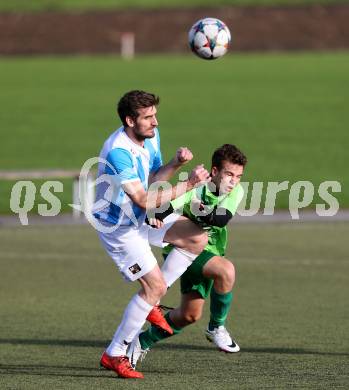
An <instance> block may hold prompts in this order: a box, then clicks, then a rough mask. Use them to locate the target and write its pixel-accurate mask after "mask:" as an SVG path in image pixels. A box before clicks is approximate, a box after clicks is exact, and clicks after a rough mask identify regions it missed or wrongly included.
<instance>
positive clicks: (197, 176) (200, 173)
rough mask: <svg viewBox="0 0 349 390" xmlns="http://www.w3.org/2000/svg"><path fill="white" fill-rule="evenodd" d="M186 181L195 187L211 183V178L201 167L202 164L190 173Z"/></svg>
mask: <svg viewBox="0 0 349 390" xmlns="http://www.w3.org/2000/svg"><path fill="white" fill-rule="evenodd" d="M188 181H189V183H190V184H191V185H192V186H194V187H197V186H198V185H200V184H203V183H208V182H209V181H211V177H210V174H209V172H208V171H207V170H206V169H205V167H204V166H203V164H201V165H198V166H196V167H195V168H194V169H193V170H192V171H191V172H190V175H189V179H188Z"/></svg>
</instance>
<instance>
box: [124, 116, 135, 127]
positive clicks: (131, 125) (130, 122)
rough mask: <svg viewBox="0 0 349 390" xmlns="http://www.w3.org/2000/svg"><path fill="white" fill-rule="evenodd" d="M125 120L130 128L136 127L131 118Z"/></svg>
mask: <svg viewBox="0 0 349 390" xmlns="http://www.w3.org/2000/svg"><path fill="white" fill-rule="evenodd" d="M125 120H126V123H127V126H128V127H134V126H135V121H134V120H133V119H132V118H131V117H130V116H127V117H126V118H125Z"/></svg>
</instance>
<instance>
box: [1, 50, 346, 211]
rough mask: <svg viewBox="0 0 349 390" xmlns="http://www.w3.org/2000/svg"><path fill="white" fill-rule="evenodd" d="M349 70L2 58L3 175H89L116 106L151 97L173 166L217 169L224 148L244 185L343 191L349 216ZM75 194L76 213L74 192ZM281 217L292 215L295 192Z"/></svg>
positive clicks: (321, 64)
mask: <svg viewBox="0 0 349 390" xmlns="http://www.w3.org/2000/svg"><path fill="white" fill-rule="evenodd" d="M348 65H349V54H348V52H337V53H293V54H292V53H291V54H277V53H274V54H233V53H231V54H229V55H227V56H226V57H224V58H223V59H221V60H217V61H215V62H206V61H202V60H200V59H198V58H196V57H194V56H192V55H188V56H145V57H137V58H136V59H135V60H134V61H131V62H128V61H123V60H121V59H120V58H119V57H116V56H105V57H88V56H80V57H79V56H77V57H60V58H56V57H46V58H0V85H1V93H0V105H1V107H2V114H1V153H0V166H1V169H20V170H21V169H35V168H37V169H43V168H64V169H69V168H74V169H80V167H81V166H82V164H83V162H84V161H85V160H86V159H87V158H89V157H93V156H97V155H98V153H99V151H100V148H101V146H102V144H103V142H104V140H105V139H106V137H107V136H108V135H109V134H110V133H111V132H112V131H114V129H116V128H117V127H118V126H119V119H118V118H117V116H116V113H115V103H116V101H117V99H118V98H119V97H120V96H121V95H122V94H123V93H124V92H125V91H127V90H130V89H136V88H142V89H146V90H150V91H154V92H155V93H157V94H159V95H160V96H161V104H160V107H159V124H160V131H161V134H162V150H163V155H164V160H166V161H168V159H170V158H171V157H172V156H173V153H174V151H175V149H176V148H177V147H179V146H183V145H186V146H189V147H190V148H191V149H192V150H193V152H194V155H195V159H194V162H195V163H201V162H203V163H205V164H206V165H209V163H210V156H211V154H212V151H213V149H214V148H216V147H218V146H219V145H221V144H223V143H226V142H230V143H236V144H237V145H238V146H240V147H241V148H242V149H243V150H244V151H245V153H246V154H247V156H248V158H249V164H248V168H247V170H246V175H245V177H244V180H246V181H264V182H268V181H280V182H281V181H284V180H289V181H290V183H291V184H292V183H294V182H295V181H298V180H309V181H311V182H313V183H314V185H315V187H316V188H317V187H318V185H319V183H321V182H322V181H324V180H338V181H340V182H341V183H342V193H341V194H336V197H338V199H339V200H340V205H341V207H349V198H348V196H347V195H346V194H347V193H348V184H349V183H348V174H347V157H346V156H347V145H348V144H349V133H348V131H347V129H348V126H349V111H348V101H349V89H348V88H347V85H348V82H349V76H348V75H349V73H348V71H347V70H348ZM192 165H193V164H192ZM192 165H191V166H192ZM189 168H190V166H189V167H188V169H189ZM12 185H13V183H4V182H1V183H0V195H1V196H0V211H1V212H6V211H7V212H8V210H9V197H10V190H11V187H12ZM64 188H65V192H64V193H63V195H62V196H60V197H61V198H62V202H63V206H64V207H65V209H67V204H68V203H71V185H69V184H67V185H65V186H64ZM38 191H39V190H38ZM318 200H319V199H318V197H315V199H314V202H313V204H312V207H314V205H315V203H317V202H318ZM322 203H323V202H322ZM262 204H263V203H262ZM277 206H278V207H283V208H286V207H287V206H288V194H287V193H286V192H284V193H280V194H279V195H278V197H277Z"/></svg>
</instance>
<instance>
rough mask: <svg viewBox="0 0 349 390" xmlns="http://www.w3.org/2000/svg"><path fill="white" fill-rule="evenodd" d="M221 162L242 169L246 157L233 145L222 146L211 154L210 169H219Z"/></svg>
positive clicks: (245, 162)
mask: <svg viewBox="0 0 349 390" xmlns="http://www.w3.org/2000/svg"><path fill="white" fill-rule="evenodd" d="M223 161H229V162H231V163H233V164H237V165H242V166H243V167H244V166H245V165H246V164H247V157H246V156H245V155H244V154H243V153H242V151H241V150H240V149H238V148H237V147H236V146H235V145H231V144H224V145H223V146H221V147H220V148H218V149H216V150H215V152H214V153H213V156H212V167H216V168H218V169H221V168H222V163H223Z"/></svg>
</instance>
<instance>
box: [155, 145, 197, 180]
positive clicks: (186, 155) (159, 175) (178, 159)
mask: <svg viewBox="0 0 349 390" xmlns="http://www.w3.org/2000/svg"><path fill="white" fill-rule="evenodd" d="M192 159H193V153H192V152H191V151H190V150H189V149H188V148H186V147H180V148H179V149H178V150H177V152H176V155H175V156H174V157H173V159H172V160H171V161H170V162H169V163H168V164H166V165H163V166H162V167H161V168H160V169H159V170H158V171H157V172H156V173H153V174H150V175H149V183H154V182H156V181H168V180H170V179H171V177H172V176H173V175H174V174H175V173H176V172H177V171H178V170H179V169H180V168H181V167H182V166H183V165H185V164H187V163H188V162H189V161H191V160H192Z"/></svg>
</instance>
